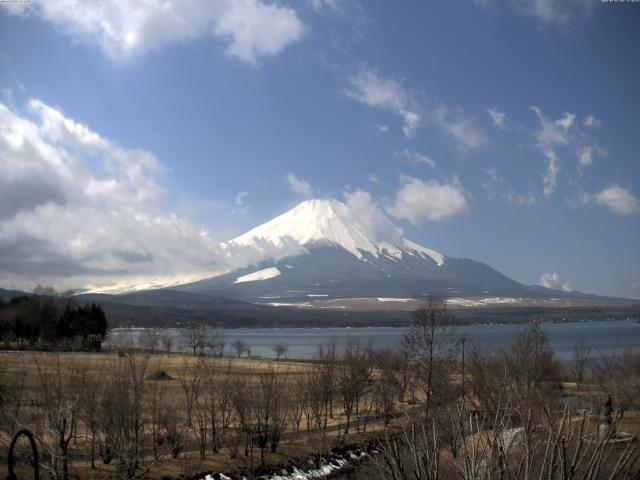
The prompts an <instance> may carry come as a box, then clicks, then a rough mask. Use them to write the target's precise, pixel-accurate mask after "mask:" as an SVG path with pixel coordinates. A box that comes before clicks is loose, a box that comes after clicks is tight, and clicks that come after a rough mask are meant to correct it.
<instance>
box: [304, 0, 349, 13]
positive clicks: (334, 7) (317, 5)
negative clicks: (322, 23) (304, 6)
mask: <svg viewBox="0 0 640 480" xmlns="http://www.w3.org/2000/svg"><path fill="white" fill-rule="evenodd" d="M343 3H344V0H311V6H312V7H313V9H314V10H316V11H317V12H320V11H322V10H331V11H332V12H334V13H339V14H344V6H343Z"/></svg>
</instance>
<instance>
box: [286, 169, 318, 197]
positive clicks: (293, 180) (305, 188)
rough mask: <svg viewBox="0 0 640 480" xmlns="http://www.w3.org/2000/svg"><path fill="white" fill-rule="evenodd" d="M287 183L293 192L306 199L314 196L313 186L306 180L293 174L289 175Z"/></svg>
mask: <svg viewBox="0 0 640 480" xmlns="http://www.w3.org/2000/svg"><path fill="white" fill-rule="evenodd" d="M287 183H288V184H289V188H290V189H291V191H293V192H295V193H298V194H300V195H304V196H305V197H311V196H312V195H313V188H311V184H310V183H309V182H307V181H306V180H302V179H301V178H298V177H296V176H295V175H294V174H293V173H291V172H289V173H288V174H287Z"/></svg>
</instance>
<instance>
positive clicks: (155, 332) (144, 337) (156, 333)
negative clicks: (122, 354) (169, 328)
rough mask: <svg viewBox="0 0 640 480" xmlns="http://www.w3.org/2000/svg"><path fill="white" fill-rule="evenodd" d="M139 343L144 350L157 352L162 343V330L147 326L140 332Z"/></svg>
mask: <svg viewBox="0 0 640 480" xmlns="http://www.w3.org/2000/svg"><path fill="white" fill-rule="evenodd" d="M138 344H139V346H140V348H142V349H143V350H147V351H149V352H150V353H155V352H156V350H158V345H159V344H160V330H159V329H157V328H145V329H144V330H142V332H141V333H140V337H139V338H138Z"/></svg>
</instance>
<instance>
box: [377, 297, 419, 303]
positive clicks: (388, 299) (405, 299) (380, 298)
mask: <svg viewBox="0 0 640 480" xmlns="http://www.w3.org/2000/svg"><path fill="white" fill-rule="evenodd" d="M376 300H377V301H379V302H402V303H407V302H410V301H411V300H413V299H412V298H386V297H378V298H376Z"/></svg>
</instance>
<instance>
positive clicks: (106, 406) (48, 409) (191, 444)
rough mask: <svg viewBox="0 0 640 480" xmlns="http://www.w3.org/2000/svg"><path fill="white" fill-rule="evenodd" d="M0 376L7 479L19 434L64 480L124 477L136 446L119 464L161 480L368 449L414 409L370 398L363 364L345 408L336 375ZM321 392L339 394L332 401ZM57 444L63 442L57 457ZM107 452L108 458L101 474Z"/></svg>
mask: <svg viewBox="0 0 640 480" xmlns="http://www.w3.org/2000/svg"><path fill="white" fill-rule="evenodd" d="M334 362H335V359H334ZM0 365H1V367H0V377H1V378H2V384H1V385H2V388H3V390H4V395H3V405H2V407H3V421H4V422H7V423H6V424H5V425H3V428H2V429H1V430H2V431H1V432H0V477H4V476H6V474H7V470H6V464H7V457H6V455H7V453H6V452H7V449H8V445H9V443H10V440H11V439H10V434H11V433H12V432H15V431H16V430H17V429H19V428H21V427H27V428H29V429H30V430H31V431H32V432H33V433H34V434H35V435H36V437H37V439H38V441H39V444H40V445H41V446H42V447H43V448H42V449H41V450H42V451H41V452H40V456H41V459H40V461H41V463H45V464H46V462H47V460H49V461H50V463H52V464H53V463H54V462H51V457H54V456H56V455H58V456H63V452H64V448H66V453H64V456H65V457H66V458H67V462H68V474H69V477H81V478H116V477H119V476H121V474H122V472H118V469H119V468H121V467H122V465H119V463H118V461H117V460H118V455H119V454H120V453H119V452H117V449H123V450H124V449H126V448H127V446H126V444H127V443H130V442H131V441H132V440H133V441H134V443H137V444H138V447H137V448H138V451H136V452H127V453H126V455H132V454H134V455H136V456H137V457H138V458H139V461H138V466H137V467H135V468H136V469H137V470H139V471H138V472H137V473H140V472H144V475H145V476H150V477H158V478H159V477H162V476H167V475H168V476H180V475H189V474H194V473H196V472H201V471H205V470H213V471H219V472H220V471H221V472H225V471H226V472H237V471H247V472H249V471H252V470H254V469H255V468H256V467H258V466H261V465H264V466H265V467H268V466H269V465H271V466H276V465H283V464H285V463H286V462H287V461H288V460H291V459H306V458H308V457H309V456H311V455H313V454H316V453H318V452H326V451H328V450H329V449H330V448H331V447H333V446H337V445H345V444H349V445H358V444H366V443H367V441H368V440H369V439H371V438H372V436H376V435H378V436H379V435H380V432H382V431H383V430H384V428H385V426H391V425H393V424H394V423H397V418H398V417H400V416H402V414H404V413H406V412H407V411H409V410H410V409H411V408H413V407H412V406H411V405H410V404H409V403H407V402H399V401H398V400H396V399H390V398H386V397H388V396H394V397H395V396H396V393H395V392H391V391H388V392H386V393H384V392H383V393H378V390H379V389H373V388H370V387H371V386H372V385H373V384H374V383H376V377H379V375H380V373H379V372H378V371H375V370H374V369H373V368H371V366H369V365H365V364H360V365H358V366H356V367H352V368H353V369H354V371H353V372H350V374H351V375H353V378H350V379H347V378H345V375H343V376H342V378H341V382H342V383H341V388H340V389H341V392H342V393H343V395H342V396H340V395H339V392H338V391H337V390H338V388H339V386H338V385H337V382H338V373H337V370H338V368H337V364H332V365H330V366H328V367H327V365H326V364H322V365H321V364H319V363H310V362H307V363H302V362H293V361H274V360H254V359H246V358H242V359H238V358H211V357H205V356H192V355H182V354H171V355H165V354H158V353H149V352H144V351H136V350H131V351H128V352H120V353H116V352H112V353H45V352H10V353H9V352H2V353H0ZM356 370H357V371H356ZM328 376H330V377H332V378H331V379H330V380H329V382H327V377H328ZM333 377H335V378H333ZM347 381H352V382H354V383H358V385H356V386H354V391H353V393H352V394H351V397H352V398H344V397H345V396H346V397H348V396H349V394H347V393H346V392H345V390H346V388H347V385H346V382H347ZM328 383H329V384H330V385H331V386H330V387H328V388H332V389H335V390H336V392H334V393H328V392H327V386H326V385H327V384H328ZM365 390H366V391H365ZM328 395H332V396H334V397H335V398H329V397H328ZM341 398H342V399H341ZM381 402H387V403H388V402H392V403H393V405H392V406H389V405H386V406H385V405H382V404H381ZM345 403H346V408H347V410H348V415H347V413H345ZM63 423H66V425H65V426H63ZM347 424H349V425H348V427H347ZM136 435H137V437H138V438H135V437H136ZM61 436H62V437H61ZM60 438H63V440H64V439H66V438H68V445H67V446H65V447H64V448H61V447H60V441H59V440H60ZM134 448H135V447H134ZM107 449H109V450H107ZM108 451H111V452H112V456H113V457H114V458H112V459H111V461H110V462H109V464H105V462H104V459H103V458H104V457H106V458H107V460H108V455H107V452H108ZM123 456H124V455H123ZM47 457H50V458H49V459H47ZM92 465H93V467H92Z"/></svg>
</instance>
